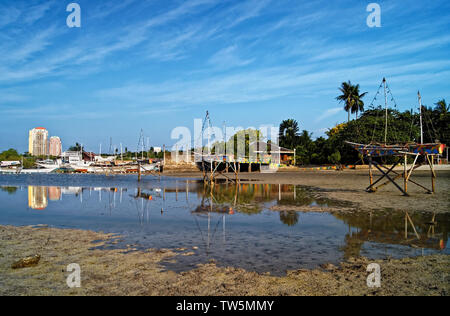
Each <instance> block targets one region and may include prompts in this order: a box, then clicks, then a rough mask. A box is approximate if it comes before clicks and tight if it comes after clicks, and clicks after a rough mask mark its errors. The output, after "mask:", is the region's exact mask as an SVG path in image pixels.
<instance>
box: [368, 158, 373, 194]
mask: <svg viewBox="0 0 450 316" xmlns="http://www.w3.org/2000/svg"><path fill="white" fill-rule="evenodd" d="M369 180H370V187H372V185H373V171H372V157H369Z"/></svg>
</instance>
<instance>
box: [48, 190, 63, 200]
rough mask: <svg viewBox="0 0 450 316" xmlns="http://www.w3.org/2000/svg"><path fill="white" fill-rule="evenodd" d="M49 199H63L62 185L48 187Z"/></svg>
mask: <svg viewBox="0 0 450 316" xmlns="http://www.w3.org/2000/svg"><path fill="white" fill-rule="evenodd" d="M48 199H49V200H50V201H58V200H60V199H61V188H60V187H49V188H48Z"/></svg>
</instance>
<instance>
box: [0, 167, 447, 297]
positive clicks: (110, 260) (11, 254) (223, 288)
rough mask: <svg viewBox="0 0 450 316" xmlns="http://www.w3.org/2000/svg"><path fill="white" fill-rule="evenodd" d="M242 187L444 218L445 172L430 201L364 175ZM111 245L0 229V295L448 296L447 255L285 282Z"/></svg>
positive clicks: (110, 238) (340, 207) (58, 232)
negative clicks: (377, 274) (375, 270)
mask: <svg viewBox="0 0 450 316" xmlns="http://www.w3.org/2000/svg"><path fill="white" fill-rule="evenodd" d="M165 175H166V176H171V177H182V178H199V177H200V175H201V174H200V173H199V172H171V173H168V174H165ZM241 179H242V182H243V183H245V182H248V183H270V184H294V185H300V186H303V187H305V188H306V189H307V190H308V191H309V192H310V193H311V194H313V195H314V196H315V197H317V198H321V199H326V200H329V201H333V205H331V207H327V208H321V207H317V206H316V207H314V206H312V207H308V206H306V207H303V206H301V207H295V206H289V205H280V206H276V207H273V209H272V211H280V212H281V211H286V210H288V211H296V212H338V213H339V212H352V213H353V212H358V211H362V212H365V211H369V212H372V211H373V212H377V211H383V212H386V211H390V210H395V211H405V210H406V211H408V212H411V213H414V212H435V213H440V214H448V212H449V209H450V207H449V206H450V196H449V194H448V192H449V190H450V172H448V171H438V180H437V188H438V192H437V193H436V194H435V195H429V194H426V193H424V192H423V191H421V190H418V188H416V187H412V188H411V190H410V193H411V196H410V197H403V196H402V195H401V194H400V192H399V191H397V189H396V188H395V187H393V186H392V185H390V186H386V187H384V188H383V189H382V190H380V192H377V193H375V194H368V193H366V192H365V191H364V188H365V187H366V186H367V182H368V178H367V172H366V171H359V170H356V171H355V170H348V171H344V172H336V171H320V172H317V171H314V172H308V171H302V172H293V171H289V172H278V173H276V174H259V173H251V174H250V173H246V174H242V177H241ZM415 180H416V181H418V182H420V183H423V184H424V185H427V181H428V180H429V174H428V173H427V172H424V171H421V172H418V173H417V174H416V178H415ZM116 238H118V237H117V236H114V235H110V234H103V233H101V232H93V231H87V230H70V229H56V228H48V227H45V226H42V227H30V226H27V227H13V226H0V241H1V242H0V295H149V296H154V295H170V296H173V295H180V296H198V295H201V296H204V295H205V296H208V295H218V296H246V295H254V296H296V295H311V296H316V295H438V296H447V295H449V293H450V256H448V255H432V256H426V257H416V258H405V259H401V260H390V259H386V260H370V261H369V260H368V259H367V258H364V257H362V258H349V259H348V260H347V261H346V262H343V263H341V265H340V266H333V265H330V264H328V265H325V266H322V268H317V269H313V270H304V269H302V270H295V271H287V273H286V275H285V276H282V277H277V276H273V275H270V274H267V273H266V274H258V273H256V272H249V271H246V270H243V269H239V268H234V267H219V266H218V265H217V264H216V263H215V262H210V263H209V264H200V265H198V266H197V268H195V269H193V270H190V271H187V272H182V273H175V272H173V271H168V270H166V269H165V268H164V264H163V262H164V261H168V260H169V261H170V260H177V256H178V255H190V254H191V253H193V252H195V251H196V249H182V250H180V251H174V250H169V249H149V250H146V251H137V250H136V249H133V248H132V246H130V247H128V248H126V249H115V250H110V249H104V248H102V246H104V245H106V244H108V243H114V240H115V239H116ZM29 257H39V258H40V261H39V263H38V264H37V265H35V266H32V267H25V268H19V269H13V268H12V266H14V264H15V263H16V262H17V261H18V260H21V259H24V258H29ZM71 263H77V264H79V265H80V267H81V269H82V287H81V288H77V289H70V288H68V286H67V284H66V278H67V276H68V274H69V273H68V272H67V271H66V267H67V265H69V264H71ZM370 263H378V264H380V266H381V270H382V286H381V288H379V289H370V288H368V287H367V284H366V279H367V276H368V274H369V273H368V272H367V271H366V269H367V266H368V265H369V264H370Z"/></svg>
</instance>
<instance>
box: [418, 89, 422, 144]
mask: <svg viewBox="0 0 450 316" xmlns="http://www.w3.org/2000/svg"><path fill="white" fill-rule="evenodd" d="M417 95H418V97H419V113H420V144H421V145H423V120H422V96H421V95H420V91H419V92H417Z"/></svg>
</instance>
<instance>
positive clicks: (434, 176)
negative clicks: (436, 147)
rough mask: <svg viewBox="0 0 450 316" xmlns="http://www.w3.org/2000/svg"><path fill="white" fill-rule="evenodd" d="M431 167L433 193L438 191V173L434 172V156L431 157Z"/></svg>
mask: <svg viewBox="0 0 450 316" xmlns="http://www.w3.org/2000/svg"><path fill="white" fill-rule="evenodd" d="M430 167H431V190H432V191H433V193H436V173H435V172H434V156H431V158H430Z"/></svg>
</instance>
